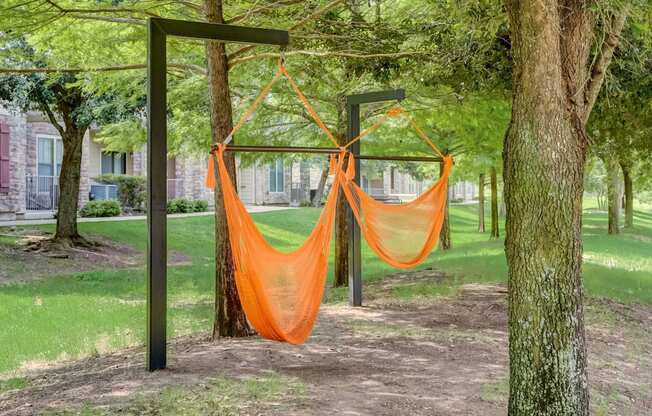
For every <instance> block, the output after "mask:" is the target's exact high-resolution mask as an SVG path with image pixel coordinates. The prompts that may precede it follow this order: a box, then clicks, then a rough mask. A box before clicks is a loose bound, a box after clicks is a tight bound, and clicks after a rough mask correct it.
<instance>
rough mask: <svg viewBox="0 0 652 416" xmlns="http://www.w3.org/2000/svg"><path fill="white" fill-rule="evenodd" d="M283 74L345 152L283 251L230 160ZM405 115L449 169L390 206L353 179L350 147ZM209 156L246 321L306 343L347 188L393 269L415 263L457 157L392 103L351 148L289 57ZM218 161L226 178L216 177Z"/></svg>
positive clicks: (434, 227) (210, 180)
mask: <svg viewBox="0 0 652 416" xmlns="http://www.w3.org/2000/svg"><path fill="white" fill-rule="evenodd" d="M282 77H284V78H285V79H287V80H288V82H289V83H290V85H291V86H292V89H293V90H294V91H295V93H296V94H297V96H298V97H299V100H300V101H301V102H302V103H303V106H304V107H305V108H306V110H307V111H308V113H309V114H310V115H311V117H312V118H313V119H314V120H315V123H316V124H317V125H318V126H319V127H320V128H321V130H322V131H323V132H324V133H325V134H326V136H327V137H328V138H329V140H331V142H332V143H333V144H334V145H335V146H336V147H337V148H338V149H339V152H338V153H337V154H334V155H331V158H330V161H329V171H330V172H329V173H330V174H331V175H333V185H332V187H331V191H330V193H329V195H328V197H327V199H326V203H325V205H324V208H323V210H322V212H321V214H320V216H319V219H318V221H317V223H316V224H315V226H314V228H313V230H312V232H311V233H310V235H309V236H308V238H307V239H306V240H305V241H304V243H303V244H302V245H301V246H300V247H299V248H298V249H296V250H295V251H293V252H291V253H283V252H281V251H278V250H276V249H275V248H274V247H273V246H272V245H271V244H269V242H267V240H265V237H264V236H263V235H262V233H261V232H260V231H259V230H258V228H257V227H256V224H255V223H254V221H253V219H252V218H251V216H250V215H249V213H248V212H247V210H246V208H245V206H244V204H243V203H242V201H241V200H240V199H239V198H238V195H237V192H236V190H235V188H234V186H233V182H232V181H231V178H230V177H229V173H228V169H227V167H226V164H225V162H224V153H225V151H227V146H226V144H227V142H228V141H230V140H231V138H232V137H233V135H234V134H235V133H236V132H237V131H238V130H239V129H240V128H241V127H242V126H243V125H244V124H245V123H246V122H247V121H248V120H249V118H250V117H251V116H252V115H253V113H254V112H255V110H256V108H257V107H258V106H259V105H260V104H261V103H262V102H263V100H264V99H265V97H266V96H267V95H268V94H269V92H270V91H271V89H272V87H273V85H274V84H275V83H276V82H278V80H279V79H280V78H282ZM403 114H406V115H407V116H408V118H409V120H410V124H411V125H412V127H413V128H414V130H415V131H416V132H417V134H418V135H419V137H421V138H422V139H424V141H426V143H428V145H429V146H430V147H431V148H433V150H435V151H436V152H437V153H438V154H439V155H440V156H441V157H442V160H443V166H444V169H443V171H442V175H441V176H440V178H439V180H438V181H437V182H435V184H434V185H433V186H432V187H431V188H430V189H428V190H427V191H426V192H424V193H423V194H422V195H420V196H419V197H418V198H416V199H415V200H414V201H412V202H409V203H405V204H399V205H388V204H383V203H381V202H378V201H376V200H375V199H373V198H372V197H371V196H369V195H367V194H366V193H365V192H364V190H362V188H360V187H359V186H358V185H357V184H356V183H355V182H354V180H353V178H354V176H355V163H354V156H353V155H352V154H351V152H349V151H348V147H349V146H350V145H351V144H352V143H354V142H356V141H358V140H360V139H362V138H364V137H365V136H367V135H369V134H370V133H372V132H373V131H375V130H377V129H378V128H380V126H382V125H383V124H384V123H386V122H387V121H388V120H390V119H392V118H395V117H398V116H400V115H403ZM208 160H209V166H208V173H207V176H206V186H207V187H209V188H215V186H216V179H217V180H219V181H220V185H221V190H222V194H223V197H224V207H225V212H226V219H227V224H228V229H229V233H228V234H229V235H228V237H229V241H230V243H231V248H232V253H233V261H234V265H235V281H236V286H237V290H238V296H239V298H240V302H241V304H242V306H243V308H244V311H245V313H246V315H247V318H248V319H249V321H250V323H251V324H252V325H253V327H254V328H255V329H256V330H257V331H258V333H259V334H260V335H261V336H263V337H265V338H268V339H271V340H276V341H282V342H288V343H291V344H301V343H303V342H305V340H306V339H307V338H308V337H309V336H310V333H311V331H312V328H313V326H314V322H315V319H316V317H317V313H318V310H319V306H320V304H321V300H322V296H323V292H324V287H325V281H326V276H327V272H328V259H329V252H330V241H331V238H332V234H333V228H334V222H335V216H336V211H337V209H336V208H337V199H338V196H339V194H340V191H342V192H343V193H344V197H345V198H346V200H347V202H348V204H349V205H350V207H351V209H352V211H353V213H354V217H355V219H356V221H357V222H358V224H359V225H360V229H361V231H362V234H363V236H364V237H365V240H366V241H367V243H368V244H369V246H370V247H371V248H372V249H373V250H374V252H376V254H378V256H379V257H380V258H381V259H383V260H384V261H386V262H387V263H388V264H390V265H392V266H394V267H398V268H409V267H414V266H416V265H418V264H419V263H421V262H423V261H424V260H425V259H426V258H427V256H428V255H429V254H430V252H431V251H432V250H433V248H434V247H435V245H436V244H437V241H438V239H439V233H440V231H441V226H442V223H443V219H444V209H445V206H446V196H447V187H448V176H449V173H450V170H451V167H452V165H453V160H452V158H451V157H450V156H445V155H443V154H442V152H440V151H439V149H438V148H437V147H436V146H435V145H434V143H433V142H432V141H431V140H430V139H429V138H428V137H427V135H426V134H425V132H423V130H421V129H420V128H419V127H418V126H417V125H416V122H415V121H414V119H413V118H412V117H411V116H409V115H408V114H407V112H406V111H405V110H404V109H403V108H402V107H400V106H394V107H392V108H390V109H389V110H388V111H387V112H385V114H384V115H383V116H382V117H381V118H380V119H379V120H378V121H377V122H376V123H374V124H373V125H372V126H371V127H369V128H367V129H365V130H364V131H363V132H362V133H360V134H359V135H358V136H357V137H355V138H354V139H353V140H351V141H349V143H347V144H346V145H344V146H340V145H338V143H337V140H336V139H335V136H334V135H333V134H332V133H331V132H330V130H329V129H328V127H327V126H326V125H325V123H324V122H323V121H322V120H321V118H320V117H319V115H318V114H317V112H316V111H315V110H314V108H313V107H312V105H311V104H310V102H309V101H308V99H307V98H306V96H305V95H304V94H303V93H302V92H301V89H300V88H299V86H298V85H297V84H296V82H295V81H294V79H293V78H292V77H291V76H290V74H289V73H288V72H287V70H286V69H285V66H284V65H283V62H282V61H279V68H278V71H277V72H276V74H275V75H274V77H273V78H272V80H271V81H270V82H269V83H268V84H267V85H266V86H265V87H264V88H263V90H262V91H261V93H260V94H259V95H258V96H257V97H256V99H255V100H254V101H253V102H252V104H251V105H250V106H249V108H248V109H247V110H246V111H245V112H244V114H243V115H242V116H241V117H240V119H239V121H238V123H236V125H235V126H234V128H233V129H232V131H231V133H230V134H229V136H227V140H225V142H224V143H220V144H219V145H217V147H216V148H214V149H213V150H212V151H211V155H210V157H209V159H208ZM216 164H217V173H219V175H216V171H215V165H216ZM345 166H346V167H345Z"/></svg>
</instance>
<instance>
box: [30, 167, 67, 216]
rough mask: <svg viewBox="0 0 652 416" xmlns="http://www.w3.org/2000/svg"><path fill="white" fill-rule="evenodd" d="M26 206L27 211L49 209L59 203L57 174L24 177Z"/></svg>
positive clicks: (54, 207) (55, 207)
mask: <svg viewBox="0 0 652 416" xmlns="http://www.w3.org/2000/svg"><path fill="white" fill-rule="evenodd" d="M25 195H26V208H27V210H29V211H51V210H55V209H57V206H58V204H59V177H58V176H31V175H28V176H27V178H26V186H25Z"/></svg>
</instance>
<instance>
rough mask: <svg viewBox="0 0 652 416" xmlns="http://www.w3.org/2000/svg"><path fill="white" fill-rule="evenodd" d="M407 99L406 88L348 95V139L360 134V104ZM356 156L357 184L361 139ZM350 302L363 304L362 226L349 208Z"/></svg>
mask: <svg viewBox="0 0 652 416" xmlns="http://www.w3.org/2000/svg"><path fill="white" fill-rule="evenodd" d="M403 99H405V90H403V89H397V90H388V91H374V92H368V93H364V94H356V95H349V96H347V97H346V113H347V140H348V141H351V140H352V139H353V138H355V137H356V136H357V135H358V134H360V105H361V104H368V103H377V102H383V101H394V100H397V101H401V100H403ZM350 149H351V153H353V154H354V155H355V156H356V157H355V178H354V181H355V183H356V184H358V185H359V184H360V157H359V155H360V141H357V142H355V143H353V144H352V145H351V147H350ZM385 160H387V159H385ZM348 221H349V303H350V304H351V306H362V241H361V233H360V227H359V226H358V223H357V222H356V221H355V218H354V217H353V211H351V208H349V215H348Z"/></svg>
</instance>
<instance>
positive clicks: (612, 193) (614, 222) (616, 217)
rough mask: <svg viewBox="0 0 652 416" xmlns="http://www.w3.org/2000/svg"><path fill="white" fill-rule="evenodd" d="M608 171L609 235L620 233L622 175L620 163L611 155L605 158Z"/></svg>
mask: <svg viewBox="0 0 652 416" xmlns="http://www.w3.org/2000/svg"><path fill="white" fill-rule="evenodd" d="M604 162H605V167H606V169H607V177H606V179H607V212H608V218H609V226H608V232H609V234H618V233H620V204H621V201H620V183H621V182H620V175H618V170H619V166H618V162H617V161H616V160H615V159H614V158H613V156H611V155H607V156H606V157H605V158H604Z"/></svg>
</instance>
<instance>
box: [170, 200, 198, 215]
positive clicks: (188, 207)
mask: <svg viewBox="0 0 652 416" xmlns="http://www.w3.org/2000/svg"><path fill="white" fill-rule="evenodd" d="M194 210H195V203H194V202H193V201H191V200H189V199H186V198H174V199H171V200H169V201H168V214H182V213H185V212H194Z"/></svg>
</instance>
